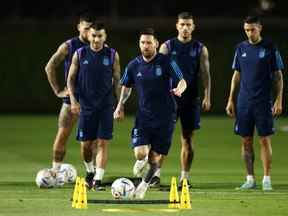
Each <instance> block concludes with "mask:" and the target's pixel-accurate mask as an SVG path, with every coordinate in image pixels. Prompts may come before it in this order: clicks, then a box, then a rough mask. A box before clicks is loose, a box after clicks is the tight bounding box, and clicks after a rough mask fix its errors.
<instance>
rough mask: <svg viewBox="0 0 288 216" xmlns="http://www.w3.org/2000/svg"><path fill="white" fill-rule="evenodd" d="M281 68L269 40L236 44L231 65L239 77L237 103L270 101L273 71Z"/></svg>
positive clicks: (278, 55) (281, 65)
mask: <svg viewBox="0 0 288 216" xmlns="http://www.w3.org/2000/svg"><path fill="white" fill-rule="evenodd" d="M283 68H284V66H283V61H282V58H281V56H280V53H279V51H278V50H277V48H276V47H275V45H274V44H273V43H272V42H271V41H268V40H264V39H263V40H262V41H261V42H259V43H257V44H251V43H249V42H248V41H243V42H242V43H240V44H238V46H237V48H236V51H235V56H234V60H233V65H232V69H233V70H237V71H239V72H240V77H241V78H240V90H239V95H238V104H239V105H241V104H242V105H245V104H247V103H258V102H269V101H271V100H272V87H273V80H274V75H275V71H278V70H282V69H283Z"/></svg>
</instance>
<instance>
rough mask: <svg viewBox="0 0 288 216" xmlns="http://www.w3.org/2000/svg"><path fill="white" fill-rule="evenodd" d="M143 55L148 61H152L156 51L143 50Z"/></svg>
mask: <svg viewBox="0 0 288 216" xmlns="http://www.w3.org/2000/svg"><path fill="white" fill-rule="evenodd" d="M142 55H143V56H144V57H145V58H146V59H150V58H152V57H153V56H154V55H155V52H154V51H149V50H143V51H142Z"/></svg>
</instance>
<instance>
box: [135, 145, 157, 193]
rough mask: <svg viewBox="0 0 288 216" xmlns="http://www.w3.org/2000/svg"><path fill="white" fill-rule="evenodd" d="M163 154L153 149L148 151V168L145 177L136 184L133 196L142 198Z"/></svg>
mask: <svg viewBox="0 0 288 216" xmlns="http://www.w3.org/2000/svg"><path fill="white" fill-rule="evenodd" d="M162 157H163V155H161V154H158V153H156V152H154V151H151V150H150V151H149V155H148V163H149V165H150V166H149V170H148V172H147V174H146V176H145V178H144V179H143V180H142V181H141V183H140V184H139V185H138V186H137V188H136V190H135V193H134V197H135V198H137V199H143V198H144V196H145V193H146V191H147V189H148V187H149V184H150V182H151V180H152V178H153V176H154V175H155V172H156V171H157V169H159V168H160V165H161V160H162Z"/></svg>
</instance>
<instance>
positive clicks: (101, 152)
mask: <svg viewBox="0 0 288 216" xmlns="http://www.w3.org/2000/svg"><path fill="white" fill-rule="evenodd" d="M95 143H96V174H95V176H94V180H95V187H100V185H101V181H102V179H103V176H104V172H105V168H106V164H107V158H108V145H109V140H106V139H97V140H96V141H95Z"/></svg>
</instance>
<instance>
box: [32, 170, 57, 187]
mask: <svg viewBox="0 0 288 216" xmlns="http://www.w3.org/2000/svg"><path fill="white" fill-rule="evenodd" d="M35 182H36V185H37V186H38V187H39V188H52V187H54V186H55V185H56V176H55V173H54V172H53V171H52V170H51V169H48V168H45V169H41V170H39V171H38V173H37V175H36V179H35Z"/></svg>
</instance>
